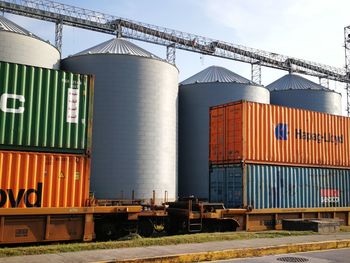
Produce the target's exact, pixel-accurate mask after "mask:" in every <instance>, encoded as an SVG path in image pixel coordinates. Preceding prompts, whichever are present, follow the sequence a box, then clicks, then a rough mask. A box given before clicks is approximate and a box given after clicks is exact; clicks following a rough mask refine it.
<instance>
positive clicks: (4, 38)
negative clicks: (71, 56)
mask: <svg viewBox="0 0 350 263" xmlns="http://www.w3.org/2000/svg"><path fill="white" fill-rule="evenodd" d="M0 39H1V41H0V61H5V62H12V63H18V64H25V65H30V66H36V67H43V68H51V69H58V68H59V61H60V56H61V55H60V52H59V51H58V50H57V49H56V48H55V47H54V46H52V45H50V44H49V43H47V42H46V41H44V40H42V39H40V38H39V37H37V36H35V35H34V34H32V33H31V32H29V31H28V30H26V29H24V28H22V27H20V26H19V25H16V24H15V23H13V22H11V21H10V20H8V19H6V18H5V17H3V16H0Z"/></svg>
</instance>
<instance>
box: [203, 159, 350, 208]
mask: <svg viewBox="0 0 350 263" xmlns="http://www.w3.org/2000/svg"><path fill="white" fill-rule="evenodd" d="M349 184H350V170H349V169H331V168H314V167H293V166H276V165H265V164H261V165H260V164H246V165H245V166H244V167H242V166H241V165H230V166H213V167H212V168H211V171H210V195H211V198H210V200H211V201H212V202H224V203H225V205H226V206H227V207H247V206H251V207H253V208H254V209H265V208H313V207H317V208H319V207H348V206H349V204H350V185H349Z"/></svg>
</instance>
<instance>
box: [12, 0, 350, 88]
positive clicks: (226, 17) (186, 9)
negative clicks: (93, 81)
mask: <svg viewBox="0 0 350 263" xmlns="http://www.w3.org/2000/svg"><path fill="white" fill-rule="evenodd" d="M57 1H58V2H61V3H65V4H70V5H75V6H79V7H83V8H87V9H92V10H96V11H100V12H103V13H107V14H112V15H115V16H119V17H123V18H128V19H133V20H136V21H140V22H145V23H149V24H154V25H159V26H163V27H168V28H172V29H177V30H181V31H185V32H190V33H193V34H197V35H203V36H206V37H210V38H214V39H219V40H224V41H228V42H231V43H235V44H241V45H245V46H249V47H254V48H259V49H263V50H267V51H271V52H275V53H281V54H285V55H290V56H294V57H297V58H303V59H307V60H311V61H315V62H320V63H324V64H329V65H333V66H337V67H343V66H344V48H343V29H344V26H346V25H350V14H349V12H350V1H348V0H334V1H329V0H284V1H279V0H264V1H261V0H248V1H247V0H215V1H213V0H187V1H185V0H176V1H164V0H163V1H161V0H144V1H141V0H118V1H112V0H99V1H96V0H95V1H94V0H84V1H83V0H77V1H72V0H57ZM6 17H9V18H13V21H14V22H16V23H18V24H20V25H22V26H24V27H25V28H27V29H29V30H30V31H32V32H33V33H35V34H37V35H38V36H40V37H42V38H44V39H48V40H50V41H51V42H52V43H53V42H54V25H53V24H51V23H45V22H42V21H36V20H32V19H28V18H23V17H17V16H13V15H6ZM63 34H64V35H63V57H65V56H67V55H70V54H74V53H77V52H79V51H81V50H83V49H86V48H89V47H91V46H93V45H96V44H99V43H101V42H102V41H105V40H107V39H110V38H111V37H112V36H111V35H104V34H100V33H94V32H89V31H86V30H81V29H77V28H71V27H64V32H63ZM133 42H134V43H136V44H138V45H140V46H142V47H143V48H146V49H147V50H149V51H151V52H153V53H155V54H156V55H158V56H160V57H163V58H164V57H165V48H164V47H161V46H155V45H150V44H145V43H142V42H141V43H140V42H135V41H133ZM210 65H219V66H224V67H226V68H228V69H230V70H232V71H234V72H236V73H238V74H241V75H242V76H244V77H246V78H250V65H247V64H243V63H240V62H235V61H230V60H224V59H219V58H211V57H209V56H200V55H199V54H197V53H189V52H186V51H177V66H178V68H179V70H180V77H179V78H180V80H183V79H185V78H187V77H189V76H191V75H193V74H195V73H197V72H199V71H200V70H202V69H204V68H206V67H208V66H210ZM284 74H285V72H281V71H277V70H271V69H264V70H263V75H262V81H263V84H265V85H267V84H269V83H271V82H272V81H274V80H275V79H277V78H279V77H280V76H282V75H284ZM313 80H314V81H317V80H315V79H313ZM331 88H336V89H337V90H339V89H340V88H342V85H340V84H334V83H332V86H331Z"/></svg>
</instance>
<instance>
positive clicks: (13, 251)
mask: <svg viewBox="0 0 350 263" xmlns="http://www.w3.org/2000/svg"><path fill="white" fill-rule="evenodd" d="M310 234H315V232H312V231H265V232H226V233H199V234H188V235H177V236H166V237H151V238H136V239H133V240H126V241H108V242H90V243H69V244H55V245H38V246H25V247H4V248H0V257H9V256H24V255H39V254H56V253H62V252H77V251H84V250H96V249H116V248H128V247H145V246H166V245H176V244H189V243H204V242H211V241H227V240H244V239H254V238H277V237H286V236H301V235H310Z"/></svg>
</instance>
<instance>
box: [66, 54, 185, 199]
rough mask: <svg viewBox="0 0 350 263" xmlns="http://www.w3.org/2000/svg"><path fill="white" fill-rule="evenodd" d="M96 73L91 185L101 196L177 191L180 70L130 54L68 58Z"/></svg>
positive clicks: (69, 64) (73, 66)
mask: <svg viewBox="0 0 350 263" xmlns="http://www.w3.org/2000/svg"><path fill="white" fill-rule="evenodd" d="M62 64H63V67H64V68H65V69H67V70H71V71H75V72H90V73H92V74H94V75H95V76H96V80H95V104H94V128H93V155H92V175H91V190H92V191H94V192H95V194H96V197H97V198H102V199H104V198H108V199H110V198H131V194H132V191H133V190H134V191H135V198H142V199H144V198H146V199H149V198H151V197H152V191H153V190H155V191H156V198H157V199H158V201H161V200H162V199H163V197H164V192H165V191H167V193H168V197H169V199H170V200H174V199H175V198H176V196H177V96H178V85H177V83H178V70H177V69H176V68H175V67H174V66H172V65H170V64H168V63H165V62H162V61H159V60H155V59H149V58H142V57H136V56H128V55H113V54H110V55H106V54H100V55H83V56H76V57H69V58H67V59H65V60H64V61H63V62H62Z"/></svg>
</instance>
